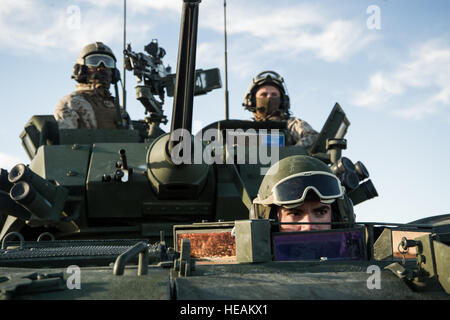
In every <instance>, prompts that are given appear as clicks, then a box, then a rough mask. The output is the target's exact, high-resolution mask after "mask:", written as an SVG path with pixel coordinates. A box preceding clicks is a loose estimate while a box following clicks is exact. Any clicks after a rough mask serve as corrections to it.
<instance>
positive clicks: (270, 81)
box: [242, 71, 290, 115]
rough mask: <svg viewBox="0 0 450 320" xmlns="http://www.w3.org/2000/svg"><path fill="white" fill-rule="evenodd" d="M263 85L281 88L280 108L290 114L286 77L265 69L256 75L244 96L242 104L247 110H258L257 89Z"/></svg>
mask: <svg viewBox="0 0 450 320" xmlns="http://www.w3.org/2000/svg"><path fill="white" fill-rule="evenodd" d="M263 85H273V86H275V87H276V88H278V89H279V90H280V94H281V103H280V110H281V111H283V113H284V114H286V115H289V114H290V112H289V109H290V101H289V95H288V91H287V87H286V84H285V83H284V79H283V78H282V77H281V76H280V75H279V74H278V73H276V72H275V71H263V72H260V73H258V74H257V75H256V77H254V78H253V80H252V82H251V83H250V85H249V87H248V89H247V92H246V94H245V96H244V102H243V103H242V105H243V106H244V108H245V109H246V110H249V111H251V112H256V98H255V96H256V91H257V90H258V89H259V88H260V87H261V86H263Z"/></svg>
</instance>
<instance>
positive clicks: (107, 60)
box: [84, 53, 116, 69]
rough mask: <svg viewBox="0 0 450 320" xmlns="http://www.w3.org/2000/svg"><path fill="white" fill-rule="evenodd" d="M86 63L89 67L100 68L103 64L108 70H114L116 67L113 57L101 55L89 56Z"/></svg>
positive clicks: (85, 60) (85, 59)
mask: <svg viewBox="0 0 450 320" xmlns="http://www.w3.org/2000/svg"><path fill="white" fill-rule="evenodd" d="M84 63H85V65H87V66H88V67H98V66H99V65H100V64H101V63H103V65H104V66H105V67H106V68H111V69H113V68H114V67H115V66H116V62H115V61H114V59H113V58H112V57H111V56H108V55H106V54H100V53H96V54H91V55H88V56H87V57H86V58H84Z"/></svg>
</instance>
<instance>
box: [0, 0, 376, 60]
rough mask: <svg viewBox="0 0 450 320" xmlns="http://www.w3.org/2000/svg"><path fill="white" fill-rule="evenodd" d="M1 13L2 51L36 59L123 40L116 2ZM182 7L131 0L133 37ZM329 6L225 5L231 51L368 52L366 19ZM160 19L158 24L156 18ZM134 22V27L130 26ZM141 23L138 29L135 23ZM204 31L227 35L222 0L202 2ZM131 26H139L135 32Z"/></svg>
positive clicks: (11, 8) (26, 2)
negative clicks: (335, 12)
mask: <svg viewBox="0 0 450 320" xmlns="http://www.w3.org/2000/svg"><path fill="white" fill-rule="evenodd" d="M4 1H7V3H6V4H3V3H2V6H1V9H0V28H1V30H2V33H1V34H0V47H3V48H7V49H15V50H17V51H20V50H22V51H26V52H31V53H48V52H49V51H51V50H52V49H63V50H70V51H71V52H77V51H78V50H79V48H80V47H82V46H83V45H85V44H86V43H89V42H92V41H98V40H99V39H101V41H104V42H106V43H110V42H111V41H120V40H121V39H122V25H123V20H122V19H123V17H122V14H123V9H122V6H123V2H122V1H117V0H101V1H97V0H96V1H94V0H78V1H74V2H73V4H67V5H65V6H64V5H60V6H58V5H48V4H46V3H45V2H44V1H43V0H33V1H32V0H23V1H21V2H19V3H17V2H18V1H11V0H4ZM70 5H75V6H78V7H79V8H80V14H81V16H80V18H81V24H80V28H79V29H76V30H71V29H70V28H68V23H70V22H69V20H70V19H72V18H73V13H71V12H68V11H67V9H68V7H69V6H70ZM181 7H182V1H180V0H164V1H146V0H129V1H128V2H127V19H128V21H129V22H128V25H129V26H130V29H129V31H130V34H129V35H128V38H129V39H132V38H136V37H138V36H140V35H142V32H140V31H142V30H145V31H146V34H148V31H149V30H150V29H151V27H152V26H153V24H155V23H157V22H158V21H162V20H161V19H163V20H164V21H165V20H168V21H171V22H172V21H173V23H175V24H176V25H177V27H176V28H178V25H179V18H180V14H179V13H180V11H181ZM330 15H331V14H330V10H329V9H328V8H326V7H324V6H318V5H311V4H298V3H295V2H293V3H291V4H287V5H282V4H273V3H272V2H270V3H268V2H262V3H260V2H254V1H252V2H248V1H245V2H244V1H239V2H237V1H236V2H232V3H228V5H227V19H228V21H227V31H228V33H229V35H230V37H229V41H230V46H232V47H233V48H237V47H239V48H242V51H244V49H245V52H246V53H251V55H250V59H252V58H253V59H257V58H261V55H262V54H267V53H269V54H272V53H275V54H277V55H282V56H291V57H292V55H296V54H298V53H303V52H306V53H312V54H313V55H314V56H315V57H317V58H320V59H323V60H325V61H330V62H333V61H340V60H343V59H346V58H347V57H349V56H351V55H353V54H354V53H355V52H357V51H358V50H360V49H361V48H363V47H364V46H366V45H367V44H368V43H369V42H370V41H372V40H373V37H372V36H370V33H367V32H365V31H366V27H365V21H363V20H362V19H361V21H358V20H343V19H339V18H336V17H333V16H330ZM158 19H160V20H158ZM131 21H134V23H133V24H131ZM136 21H138V23H136ZM199 24H200V27H201V28H204V29H207V30H213V31H215V32H218V33H222V32H223V2H222V1H219V0H217V1H204V2H201V3H200V9H199ZM133 25H134V26H136V25H139V27H135V28H133Z"/></svg>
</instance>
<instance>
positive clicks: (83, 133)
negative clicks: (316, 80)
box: [0, 0, 450, 314]
mask: <svg viewBox="0 0 450 320" xmlns="http://www.w3.org/2000/svg"><path fill="white" fill-rule="evenodd" d="M199 2H200V1H199V0H184V1H183V11H182V21H181V30H180V42H179V52H178V64H177V70H176V75H171V76H169V75H168V72H166V73H167V74H166V73H164V72H163V71H168V70H163V69H160V68H159V67H158V63H155V61H157V58H158V59H159V58H162V56H161V55H160V52H161V51H159V50H157V49H158V46H157V43H156V42H152V45H149V46H148V47H147V48H146V52H147V53H148V54H143V53H139V54H137V53H135V52H133V51H132V50H131V47H128V48H127V50H126V52H125V55H126V56H127V57H128V59H129V60H128V61H129V65H128V66H127V68H128V69H131V70H133V71H134V72H135V74H136V75H137V76H138V77H140V79H141V81H142V82H143V85H141V86H138V87H137V89H136V92H137V98H138V99H139V100H140V101H141V102H142V103H143V105H144V106H145V108H146V110H147V111H148V112H150V116H149V117H147V118H146V119H145V120H144V121H133V129H132V130H87V129H70V130H69V129H66V130H64V129H59V128H58V126H57V124H56V122H55V121H54V119H53V118H52V116H45V115H44V116H33V117H32V118H31V119H30V121H29V122H28V123H27V124H26V125H25V129H24V131H23V133H22V135H21V138H22V141H23V146H24V148H25V150H26V151H27V153H28V154H29V156H30V159H31V163H30V164H29V165H24V164H18V165H17V166H15V167H13V168H12V169H11V170H10V171H9V172H7V171H6V170H3V169H2V171H1V180H0V181H1V185H0V189H1V191H0V200H1V202H0V204H1V205H0V213H1V219H2V220H1V225H2V229H1V233H0V238H1V239H2V247H1V249H0V296H1V297H2V298H3V299H153V300H155V299H165V300H170V299H179V300H186V299H188V300H196V299H203V300H205V299H226V300H237V299H257V300H265V299H270V300H273V299H428V298H437V299H449V298H450V295H449V294H450V274H449V270H450V268H449V262H450V246H449V245H450V216H449V215H443V216H437V217H429V218H425V219H422V220H419V221H414V222H412V223H408V224H402V225H399V224H389V223H369V222H366V223H365V222H357V221H355V215H354V213H353V206H355V205H358V204H359V203H361V202H363V201H366V200H369V199H371V198H373V197H375V196H377V195H378V194H377V191H376V189H375V187H374V185H373V183H372V182H371V180H369V179H368V178H369V173H368V170H367V169H366V168H365V166H364V165H363V164H362V163H361V162H360V161H358V162H356V163H353V162H352V161H351V160H350V159H348V158H346V157H343V156H342V150H343V149H345V148H346V146H347V144H346V140H345V139H344V136H345V133H346V131H347V128H348V127H349V125H350V122H349V120H348V119H347V117H346V115H345V112H344V111H343V109H342V108H341V107H340V106H339V105H338V104H336V105H335V106H334V108H333V109H332V111H331V113H330V115H329V117H328V119H327V121H326V123H325V124H324V126H323V128H322V130H321V132H320V135H319V138H318V139H317V141H316V142H315V143H314V145H312V146H311V147H310V148H304V147H301V146H295V145H288V144H287V143H286V139H285V136H286V134H285V133H286V130H287V129H286V123H284V122H265V123H257V122H251V121H241V120H222V121H217V122H215V123H212V124H210V125H208V126H206V127H205V128H203V129H202V130H201V131H200V132H199V133H198V134H197V135H195V136H194V135H193V134H192V108H193V97H194V94H195V93H196V92H198V93H206V92H207V91H209V90H211V89H213V88H217V87H220V85H221V84H220V79H219V78H218V77H217V70H216V71H214V70H212V71H211V70H210V71H208V70H207V71H203V70H197V72H196V71H195V57H196V36H197V24H198V10H199ZM158 52H159V53H158ZM160 65H161V64H159V66H160ZM158 68H159V69H158ZM160 72H163V73H162V74H161V73H160ZM170 84H173V96H174V103H173V112H172V120H171V129H170V132H169V133H164V132H163V131H162V130H161V129H160V128H159V123H161V122H163V121H165V117H164V115H163V113H162V103H161V101H158V100H157V99H156V98H155V97H154V96H155V95H159V96H160V97H161V92H162V91H161V90H162V89H167V90H168V91H167V92H169V91H170V90H171V89H170V88H171V85H170ZM261 150H262V151H261ZM255 154H257V155H258V156H256V157H255ZM291 156H305V157H306V156H308V157H313V158H315V159H318V160H320V161H321V162H323V164H324V165H326V166H328V167H329V168H330V170H332V171H333V173H334V174H335V175H336V176H337V177H339V179H340V181H341V183H342V185H343V186H344V187H345V194H343V195H342V197H340V198H339V199H338V200H336V208H337V210H338V212H339V213H340V215H339V216H340V218H339V219H338V221H334V222H333V223H332V225H333V228H332V229H330V230H322V231H310V232H288V233H282V232H278V231H277V229H276V225H279V223H278V222H277V221H276V220H273V219H270V218H269V219H258V218H257V217H256V216H255V215H254V213H252V212H253V211H252V202H253V201H252V200H253V199H254V198H256V196H257V194H258V189H259V188H260V185H261V183H262V182H263V179H264V175H265V174H266V173H267V170H270V169H269V167H271V166H272V165H274V164H276V162H277V161H278V160H283V159H287V158H288V157H291ZM178 311H179V314H183V312H184V314H188V312H189V310H187V309H184V310H181V309H180V310H178ZM241 311H242V310H241ZM217 312H221V313H224V312H226V311H225V309H222V310H217Z"/></svg>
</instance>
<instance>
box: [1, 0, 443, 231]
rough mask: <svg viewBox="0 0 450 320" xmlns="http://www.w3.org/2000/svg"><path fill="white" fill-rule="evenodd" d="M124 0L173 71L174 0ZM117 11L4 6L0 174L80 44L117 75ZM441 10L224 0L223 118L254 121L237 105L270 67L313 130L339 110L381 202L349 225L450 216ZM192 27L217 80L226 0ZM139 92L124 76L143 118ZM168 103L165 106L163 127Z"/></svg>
mask: <svg viewBox="0 0 450 320" xmlns="http://www.w3.org/2000/svg"><path fill="white" fill-rule="evenodd" d="M127 3H128V8H127V11H128V12H127V18H128V21H127V29H128V32H127V42H131V44H132V46H133V49H134V50H136V51H142V50H143V47H144V45H145V44H147V43H148V42H150V41H151V40H152V39H154V38H157V39H158V41H159V44H160V46H162V47H164V48H165V49H166V51H167V56H166V57H165V60H164V61H165V63H166V64H170V65H171V66H172V68H173V70H175V68H176V57H177V46H178V35H179V27H180V14H181V6H182V1H181V0H164V1H144V0H128V2H127ZM122 4H123V1H119V0H102V1H94V0H70V1H49V0H47V1H45V0H19V1H17V0H14V1H13V0H2V4H1V6H0V30H2V32H1V33H0V52H1V53H0V67H1V77H0V88H1V91H0V96H1V101H2V106H3V107H2V116H1V119H2V121H1V123H2V125H1V126H0V167H2V168H6V169H10V168H11V167H12V166H13V165H14V164H16V163H19V162H24V163H28V162H29V160H28V158H27V156H26V155H25V152H24V151H23V149H22V147H21V144H20V139H19V134H20V133H21V131H22V130H23V127H24V125H25V123H26V122H27V121H28V120H29V118H31V116H32V115H34V114H52V113H53V109H54V106H55V104H56V102H57V101H58V100H59V99H60V98H61V97H62V96H63V95H65V94H67V93H69V92H71V91H73V88H74V84H75V82H74V81H73V80H72V79H70V75H71V72H72V66H73V64H74V61H75V58H76V56H77V54H78V52H79V50H80V49H81V48H82V47H83V46H84V45H85V44H87V43H90V42H93V41H103V42H105V43H106V44H108V45H109V46H110V47H111V48H112V49H113V51H114V52H115V53H116V55H117V56H118V58H119V59H118V60H119V67H120V70H121V63H120V62H121V54H120V53H121V51H122V23H123V22H122ZM374 6H375V7H374ZM368 8H376V9H377V10H378V11H377V12H378V13H379V15H375V12H374V11H373V9H371V10H368ZM449 9H450V3H449V2H448V1H445V0H442V1H406V0H396V1H393V0H387V1H375V0H374V1H360V0H347V1H320V2H317V1H294V0H291V1H289V0H278V1H272V0H270V1H269V0H266V1H261V0H259V1H256V0H249V1H238V0H228V1H227V19H228V24H227V29H228V58H229V60H228V66H229V68H228V71H229V90H230V118H234V119H250V118H251V115H250V114H249V113H248V112H247V111H245V110H244V109H243V107H242V100H243V96H244V94H245V91H246V89H247V87H248V84H249V82H250V81H251V79H252V78H253V77H254V76H255V75H256V74H257V73H259V72H260V71H263V70H275V71H277V72H279V73H280V74H281V75H282V76H283V77H284V79H285V81H286V85H287V88H288V91H289V95H290V99H291V110H292V113H293V114H294V115H295V116H297V117H299V118H301V119H305V120H307V121H308V122H309V123H310V124H311V125H312V126H313V127H314V128H315V129H316V130H320V129H321V127H322V125H323V123H324V121H325V120H326V118H327V116H328V114H329V112H330V111H331V108H332V107H333V105H334V103H335V102H339V103H340V105H341V106H342V107H343V109H344V110H345V112H346V113H347V116H348V118H349V120H350V122H351V126H350V128H349V131H348V133H347V136H346V138H347V139H348V149H347V150H345V151H344V152H343V155H344V156H347V157H349V158H350V159H352V160H353V161H354V162H356V161H358V160H360V161H362V162H363V163H364V164H365V165H366V167H367V168H368V169H369V172H370V174H371V178H372V181H373V182H374V184H375V186H376V188H377V190H378V193H379V195H380V196H379V197H378V198H375V199H373V200H370V201H367V202H366V203H362V204H360V205H358V206H356V207H355V211H356V214H357V219H358V220H360V221H384V220H389V221H392V222H409V221H412V220H416V219H419V218H421V217H425V216H430V215H437V214H444V213H450V208H449V207H450V205H449V201H448V199H449V198H450V186H449V181H450V170H449V169H448V168H447V162H448V159H449V158H450V152H449V138H450V129H449V124H450V34H449V33H450V31H449V30H450V22H449V20H448V19H447V17H448V13H449V12H450V10H449ZM374 18H379V20H373V19H374ZM199 21H200V26H199V34H198V49H197V62H196V65H197V68H212V67H219V68H220V69H221V72H222V80H224V76H223V66H224V55H223V0H203V1H202V2H201V4H200V15H199ZM375 22H376V23H378V25H379V27H380V28H373V27H374V26H376V25H375V24H374V23H375ZM135 85H136V81H135V79H134V78H133V77H132V75H131V74H130V73H128V74H127V91H128V102H127V109H128V112H129V113H130V115H131V117H132V119H142V118H143V117H144V113H143V111H144V109H143V107H141V105H140V104H139V102H138V101H136V100H135V99H134V86H135ZM223 101H224V92H223V90H216V91H214V92H211V93H209V94H208V95H207V96H200V97H196V98H195V102H194V121H195V122H194V128H197V129H198V128H200V127H202V126H206V125H207V124H209V123H211V122H214V121H217V120H220V119H223V117H224V112H223V109H224V107H223ZM171 109H172V100H171V99H167V101H166V104H165V110H164V111H165V114H166V115H167V116H168V119H170V115H171Z"/></svg>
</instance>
